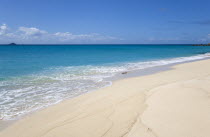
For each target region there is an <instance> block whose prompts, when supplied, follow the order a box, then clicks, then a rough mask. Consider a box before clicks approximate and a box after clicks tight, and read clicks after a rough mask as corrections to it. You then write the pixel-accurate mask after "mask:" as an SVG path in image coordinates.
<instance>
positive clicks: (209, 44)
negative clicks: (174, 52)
mask: <svg viewBox="0 0 210 137" xmlns="http://www.w3.org/2000/svg"><path fill="white" fill-rule="evenodd" d="M193 46H210V43H208V44H193Z"/></svg>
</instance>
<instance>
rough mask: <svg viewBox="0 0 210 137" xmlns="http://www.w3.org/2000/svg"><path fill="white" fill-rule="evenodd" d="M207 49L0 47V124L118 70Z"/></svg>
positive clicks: (191, 56)
mask: <svg viewBox="0 0 210 137" xmlns="http://www.w3.org/2000/svg"><path fill="white" fill-rule="evenodd" d="M209 53H210V46H209V47H203V46H200V47H199V46H191V45H17V46H8V45H1V46H0V119H3V120H7V119H11V118H16V117H18V116H20V115H23V114H26V113H28V112H31V111H34V110H37V109H40V108H43V107H47V106H49V105H51V104H55V103H58V102H60V101H62V100H64V99H67V98H70V97H74V96H77V95H79V94H83V93H86V92H88V91H91V90H95V89H97V88H100V87H104V86H107V85H109V84H110V81H106V80H105V79H106V78H109V77H113V76H114V75H116V74H119V73H121V72H123V71H132V70H141V69H146V68H149V67H153V66H160V65H166V64H171V63H177V62H184V61H191V60H197V59H203V58H207V57H208V56H209Z"/></svg>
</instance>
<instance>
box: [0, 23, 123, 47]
mask: <svg viewBox="0 0 210 137" xmlns="http://www.w3.org/2000/svg"><path fill="white" fill-rule="evenodd" d="M0 36H1V37H0V43H10V42H17V43H34V44H36V43H46V44H50V43H110V42H111V43H112V42H114V41H119V40H122V39H118V38H115V37H111V36H104V35H100V34H97V33H91V34H72V33H70V32H56V33H49V32H47V31H45V30H40V29H38V28H35V27H19V28H18V30H16V31H10V32H9V31H8V27H7V25H6V24H3V25H2V26H0Z"/></svg>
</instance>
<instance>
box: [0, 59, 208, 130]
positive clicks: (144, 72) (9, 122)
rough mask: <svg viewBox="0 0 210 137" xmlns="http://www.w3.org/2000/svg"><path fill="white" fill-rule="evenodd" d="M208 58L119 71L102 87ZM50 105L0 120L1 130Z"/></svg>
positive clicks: (107, 79)
mask: <svg viewBox="0 0 210 137" xmlns="http://www.w3.org/2000/svg"><path fill="white" fill-rule="evenodd" d="M208 59H210V57H206V58H202V59H196V60H189V61H183V62H177V63H171V64H166V65H162V66H154V67H149V68H145V69H139V70H132V71H127V73H126V74H121V73H118V74H116V75H115V76H113V77H111V78H105V79H104V80H106V81H110V82H111V83H110V84H108V85H106V86H104V87H101V88H105V87H107V86H111V85H112V82H115V81H118V80H122V79H127V78H133V77H140V76H146V75H152V74H155V73H159V72H163V71H168V70H170V69H172V67H173V66H175V65H178V64H184V63H189V62H196V61H200V60H208ZM99 89H100V88H99ZM99 89H94V90H90V91H88V92H85V93H83V94H86V93H89V92H93V91H96V92H97V90H99ZM80 95H82V94H79V95H77V96H74V97H70V98H68V99H64V100H62V101H61V102H63V101H65V100H69V99H72V98H75V97H79V96H80ZM59 103H60V102H59ZM56 104H58V103H55V104H52V105H56ZM52 105H50V106H48V107H51V106H52ZM48 107H45V108H42V109H38V110H35V111H32V112H29V113H26V114H24V115H21V116H19V117H17V118H16V119H12V120H0V131H2V130H4V129H5V128H7V127H9V126H11V125H12V124H14V123H15V122H16V121H18V120H21V119H23V118H25V117H27V116H30V115H33V114H34V113H36V112H39V111H42V110H43V109H47V108H48Z"/></svg>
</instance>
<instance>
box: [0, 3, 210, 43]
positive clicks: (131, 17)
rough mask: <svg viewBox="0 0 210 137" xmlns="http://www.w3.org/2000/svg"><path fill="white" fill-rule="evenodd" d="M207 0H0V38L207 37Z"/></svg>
mask: <svg viewBox="0 0 210 137" xmlns="http://www.w3.org/2000/svg"><path fill="white" fill-rule="evenodd" d="M209 7H210V0H1V1H0V44H7V43H11V42H15V43H20V44H21V43H23V44H92V43H93V44H192V43H210V8H209Z"/></svg>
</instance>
